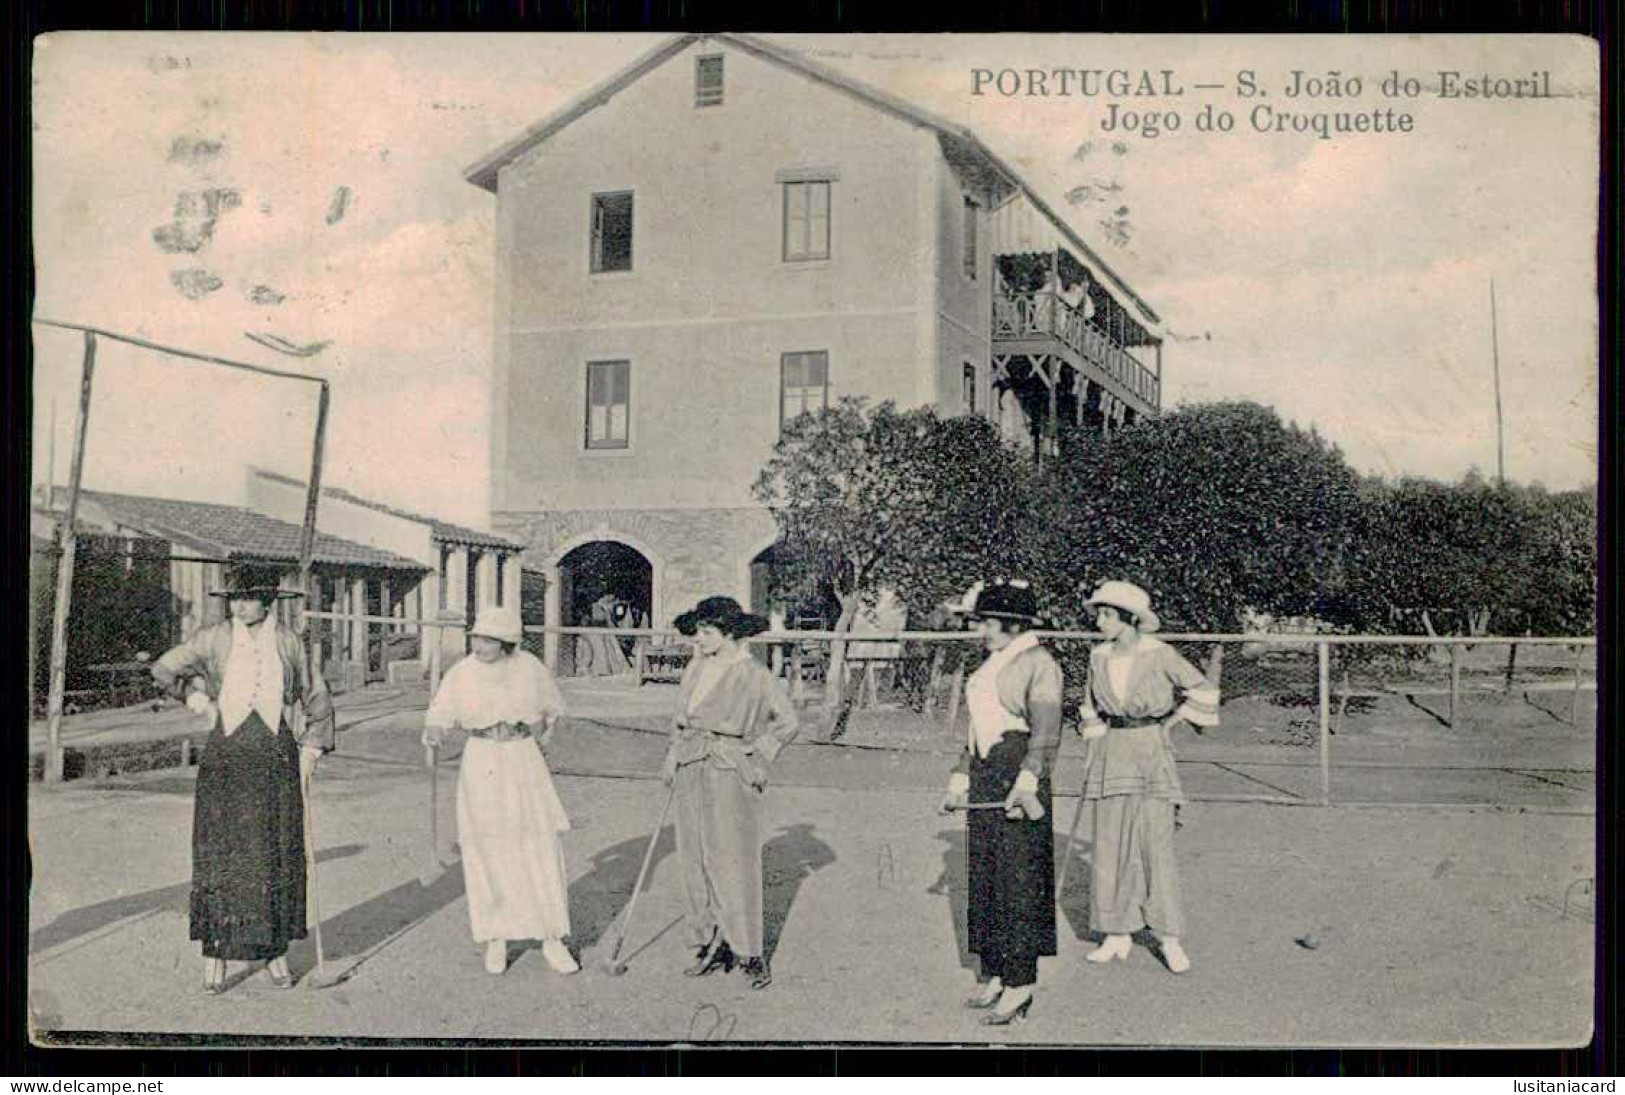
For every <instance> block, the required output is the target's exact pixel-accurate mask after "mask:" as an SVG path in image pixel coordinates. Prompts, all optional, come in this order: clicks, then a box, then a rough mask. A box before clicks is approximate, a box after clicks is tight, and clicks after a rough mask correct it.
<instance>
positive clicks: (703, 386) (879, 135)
mask: <svg viewBox="0 0 1625 1095" xmlns="http://www.w3.org/2000/svg"><path fill="white" fill-rule="evenodd" d="M719 48H720V49H721V51H722V52H723V53H724V55H725V57H726V61H725V66H726V67H725V81H726V92H725V100H724V103H723V105H722V106H720V107H706V108H695V107H694V105H693V80H694V58H695V57H696V56H697V55H699V54H701V53H709V52H712V51H714V50H717V49H719ZM927 144H929V146H930V149H931V150H933V151H932V152H931V155H940V153H936V152H935V151H934V150H935V147H936V139H935V136H934V135H933V134H932V133H930V132H929V131H927V130H923V129H920V128H918V127H915V126H913V125H911V124H909V123H906V122H904V121H902V120H900V119H898V118H895V117H893V116H891V115H888V114H884V113H881V112H879V111H876V110H875V109H873V108H871V107H869V106H867V105H864V104H862V103H860V102H858V101H857V100H855V99H853V98H851V97H850V96H847V95H845V94H843V93H840V92H837V91H835V90H832V89H830V88H827V87H824V86H821V85H819V84H816V83H814V82H813V81H811V80H808V79H806V78H804V77H801V76H799V75H797V74H794V73H791V72H788V71H786V70H784V69H782V68H780V67H778V66H775V65H771V64H768V63H765V62H762V61H759V60H757V59H756V58H754V57H752V56H750V55H749V54H746V53H744V52H741V51H739V50H736V49H732V48H729V47H718V46H717V45H716V44H715V43H706V44H705V45H703V46H701V47H697V48H691V49H690V50H688V51H686V52H684V53H683V54H680V55H678V56H677V57H675V58H673V59H672V60H670V61H668V62H667V63H666V64H665V65H663V66H661V67H660V68H658V69H656V70H654V71H653V72H651V73H649V74H647V75H646V76H644V77H643V78H642V79H640V80H638V81H636V82H635V83H633V84H632V85H630V86H629V87H627V88H625V89H623V90H621V91H620V92H618V93H617V94H616V95H615V96H614V97H613V98H612V99H611V100H610V101H609V102H608V103H607V104H605V105H603V106H601V107H599V108H597V109H596V110H593V111H591V112H589V113H588V114H586V115H585V116H583V117H582V118H580V119H578V120H577V121H575V122H574V123H572V124H571V125H569V126H567V127H565V128H564V129H563V130H561V131H559V132H558V133H556V134H554V135H553V136H551V137H549V138H548V139H547V140H545V141H544V142H543V143H542V144H541V145H540V146H538V147H537V148H536V149H534V150H532V151H531V152H530V153H528V154H527V155H526V156H525V157H523V158H522V159H521V160H519V161H517V162H516V163H514V164H512V165H510V166H509V167H507V168H505V169H504V170H503V171H502V173H501V176H500V181H499V199H498V201H499V210H498V236H499V242H498V251H499V253H498V276H499V281H500V282H502V284H501V285H500V286H499V288H498V291H497V308H498V315H497V328H498V336H497V337H498V340H499V343H500V345H499V347H498V351H497V354H496V360H497V366H496V368H497V372H498V374H499V375H498V376H497V377H496V378H495V381H494V385H493V390H494V391H495V392H497V393H498V394H499V396H500V398H499V399H498V400H497V406H498V407H499V410H498V412H497V421H496V422H494V423H493V442H492V454H493V460H494V462H495V468H494V475H493V480H494V483H495V485H494V487H493V498H492V506H493V510H494V512H500V511H510V512H532V511H536V510H544V509H551V510H560V509H575V508H592V509H602V508H653V507H667V506H670V507H679V508H682V507H717V506H722V507H731V506H744V505H749V504H751V499H750V497H749V491H748V488H749V485H750V483H751V481H752V480H753V479H754V478H755V475H756V472H757V470H758V469H759V468H760V466H761V464H762V462H763V461H764V460H765V459H766V457H767V455H768V454H769V452H770V450H771V447H772V445H773V443H774V441H775V440H776V438H777V431H778V424H779V370H780V356H781V354H783V353H786V352H793V351H803V350H827V351H828V352H829V355H830V371H831V399H832V400H834V399H836V398H839V397H840V396H841V395H848V394H855V395H865V396H868V397H870V398H871V399H874V400H879V399H884V398H895V399H897V400H898V401H899V402H900V403H903V404H905V405H907V404H913V403H916V402H918V401H920V400H921V399H922V398H930V396H929V395H928V394H926V393H924V392H922V388H928V387H930V384H929V380H927V382H926V383H924V384H922V377H926V378H929V377H930V375H931V373H932V372H933V371H934V366H933V365H932V361H933V360H934V359H935V358H936V357H937V356H938V355H937V354H936V353H935V352H934V351H932V350H930V349H928V348H926V347H927V346H928V344H929V343H930V342H932V341H933V340H934V337H935V330H936V319H935V316H934V314H933V312H934V307H933V304H932V301H931V295H932V292H933V291H934V287H932V286H929V285H927V286H923V287H922V285H921V273H922V269H929V268H930V264H931V260H932V258H933V257H934V256H933V255H932V253H931V249H932V248H933V247H934V246H935V242H936V241H935V239H934V238H927V236H928V233H927V231H926V226H927V225H929V224H930V223H931V221H932V219H933V217H932V216H931V215H930V213H931V211H929V210H923V209H922V206H923V203H924V202H927V201H929V200H930V195H931V194H932V193H934V192H935V190H936V189H937V185H936V182H935V180H931V179H926V180H924V185H922V179H921V175H920V167H919V165H920V164H922V163H923V162H926V160H927V156H926V154H925V152H924V151H923V150H924V149H925V147H926V145H927ZM809 169H830V170H831V171H832V173H833V174H834V175H835V176H836V178H835V180H834V183H833V187H832V191H831V195H832V196H831V258H830V259H829V260H828V261H819V262H794V263H787V262H785V261H783V252H782V247H783V240H782V235H783V233H782V227H783V196H782V184H781V180H780V175H781V173H782V172H785V171H794V170H809ZM619 190H631V191H632V192H633V193H634V195H635V198H634V213H633V217H634V231H633V269H632V270H631V271H630V272H625V273H605V274H592V273H590V272H589V242H590V232H589V225H590V208H591V196H592V195H593V194H594V193H598V192H606V191H619ZM922 213H923V214H924V215H922ZM922 255H923V256H925V257H924V259H923V260H922ZM922 317H924V318H923V319H922ZM615 359H625V360H629V361H630V362H631V379H632V394H631V429H630V435H631V438H630V439H631V444H630V447H629V448H628V449H627V450H607V451H588V450H586V448H585V444H584V436H583V434H584V415H585V383H586V366H587V362H588V361H592V360H615Z"/></svg>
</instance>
